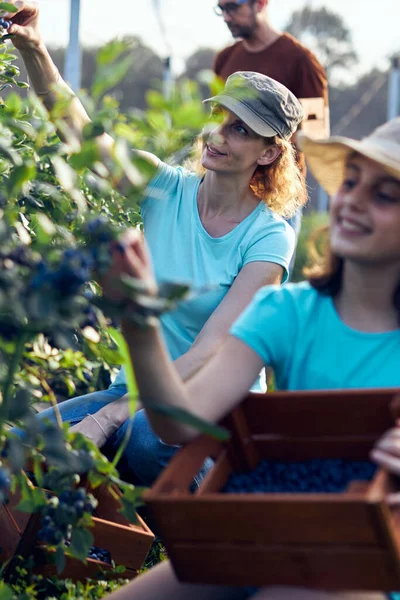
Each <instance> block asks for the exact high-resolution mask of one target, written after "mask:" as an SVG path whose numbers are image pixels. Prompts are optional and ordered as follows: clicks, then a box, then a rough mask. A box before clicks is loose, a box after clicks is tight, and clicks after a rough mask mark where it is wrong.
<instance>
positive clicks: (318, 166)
mask: <svg viewBox="0 0 400 600" xmlns="http://www.w3.org/2000/svg"><path fill="white" fill-rule="evenodd" d="M297 143H298V146H299V148H300V149H301V150H302V151H303V152H304V153H305V156H306V159H307V163H308V165H309V167H310V170H311V171H312V173H313V175H314V177H315V179H316V180H317V181H318V182H319V183H320V184H321V185H322V187H323V188H324V189H325V190H326V191H327V192H328V194H334V193H336V192H337V190H338V189H339V187H340V185H341V183H342V181H343V176H344V168H345V163H346V159H347V157H348V156H349V155H350V154H352V153H353V152H357V153H358V154H361V155H362V156H365V157H367V158H370V159H371V160H374V161H375V162H377V163H379V164H380V165H381V166H382V167H383V168H384V169H385V171H386V172H387V173H389V175H392V176H393V177H395V178H396V179H400V118H396V119H393V120H392V121H389V122H388V123H385V124H384V125H381V126H380V127H378V128H377V129H375V130H374V131H373V132H372V133H371V134H370V135H368V136H367V137H365V138H364V139H362V140H361V141H359V140H352V139H350V138H346V137H341V136H336V137H335V136H333V137H331V138H329V139H327V140H314V139H312V138H309V137H307V136H306V135H303V134H301V133H299V134H298V140H297Z"/></svg>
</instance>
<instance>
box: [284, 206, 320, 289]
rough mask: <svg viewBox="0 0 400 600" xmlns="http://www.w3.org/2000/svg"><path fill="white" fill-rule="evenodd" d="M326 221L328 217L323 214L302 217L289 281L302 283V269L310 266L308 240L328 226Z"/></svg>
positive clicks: (313, 213)
mask: <svg viewBox="0 0 400 600" xmlns="http://www.w3.org/2000/svg"><path fill="white" fill-rule="evenodd" d="M328 220H329V216H328V215H327V214H325V213H317V212H310V213H308V214H305V215H304V216H303V220H302V223H301V231H300V235H299V240H298V242H297V248H296V260H295V263H294V267H293V273H292V277H291V281H294V282H297V281H303V279H304V275H303V269H304V267H306V266H310V264H311V262H310V260H309V248H310V243H311V241H310V240H311V239H312V236H313V234H314V233H316V232H318V230H319V229H322V228H323V227H324V226H325V225H327V224H328Z"/></svg>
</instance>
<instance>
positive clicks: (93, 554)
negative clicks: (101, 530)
mask: <svg viewBox="0 0 400 600" xmlns="http://www.w3.org/2000/svg"><path fill="white" fill-rule="evenodd" d="M87 557H88V558H93V559H94V560H101V562H104V563H107V564H109V565H111V554H110V552H109V551H108V550H104V548H99V547H98V546H92V547H91V548H90V550H89V553H88V556H87Z"/></svg>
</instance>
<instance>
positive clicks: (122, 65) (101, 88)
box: [92, 56, 133, 98]
mask: <svg viewBox="0 0 400 600" xmlns="http://www.w3.org/2000/svg"><path fill="white" fill-rule="evenodd" d="M132 61H133V58H132V56H126V57H125V58H122V59H121V60H120V61H118V62H117V63H113V64H111V65H107V66H106V67H104V68H103V69H101V70H100V72H99V73H98V74H97V76H96V79H95V82H94V84H93V87H92V94H93V96H94V97H95V98H100V96H102V95H103V94H104V92H105V91H107V90H109V89H111V88H113V87H114V86H116V85H117V83H119V82H120V81H121V80H122V79H123V78H124V77H125V75H126V74H127V73H128V71H129V69H130V68H131V66H132Z"/></svg>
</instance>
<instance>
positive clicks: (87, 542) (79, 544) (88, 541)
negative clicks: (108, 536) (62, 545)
mask: <svg viewBox="0 0 400 600" xmlns="http://www.w3.org/2000/svg"><path fill="white" fill-rule="evenodd" d="M91 546H93V535H92V534H91V533H90V531H88V530H87V529H82V528H77V527H75V528H74V529H73V530H72V535H71V544H70V546H69V548H68V550H69V553H70V554H71V555H72V556H75V557H76V558H78V559H79V560H82V561H86V558H87V555H88V553H89V550H90V548H91Z"/></svg>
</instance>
